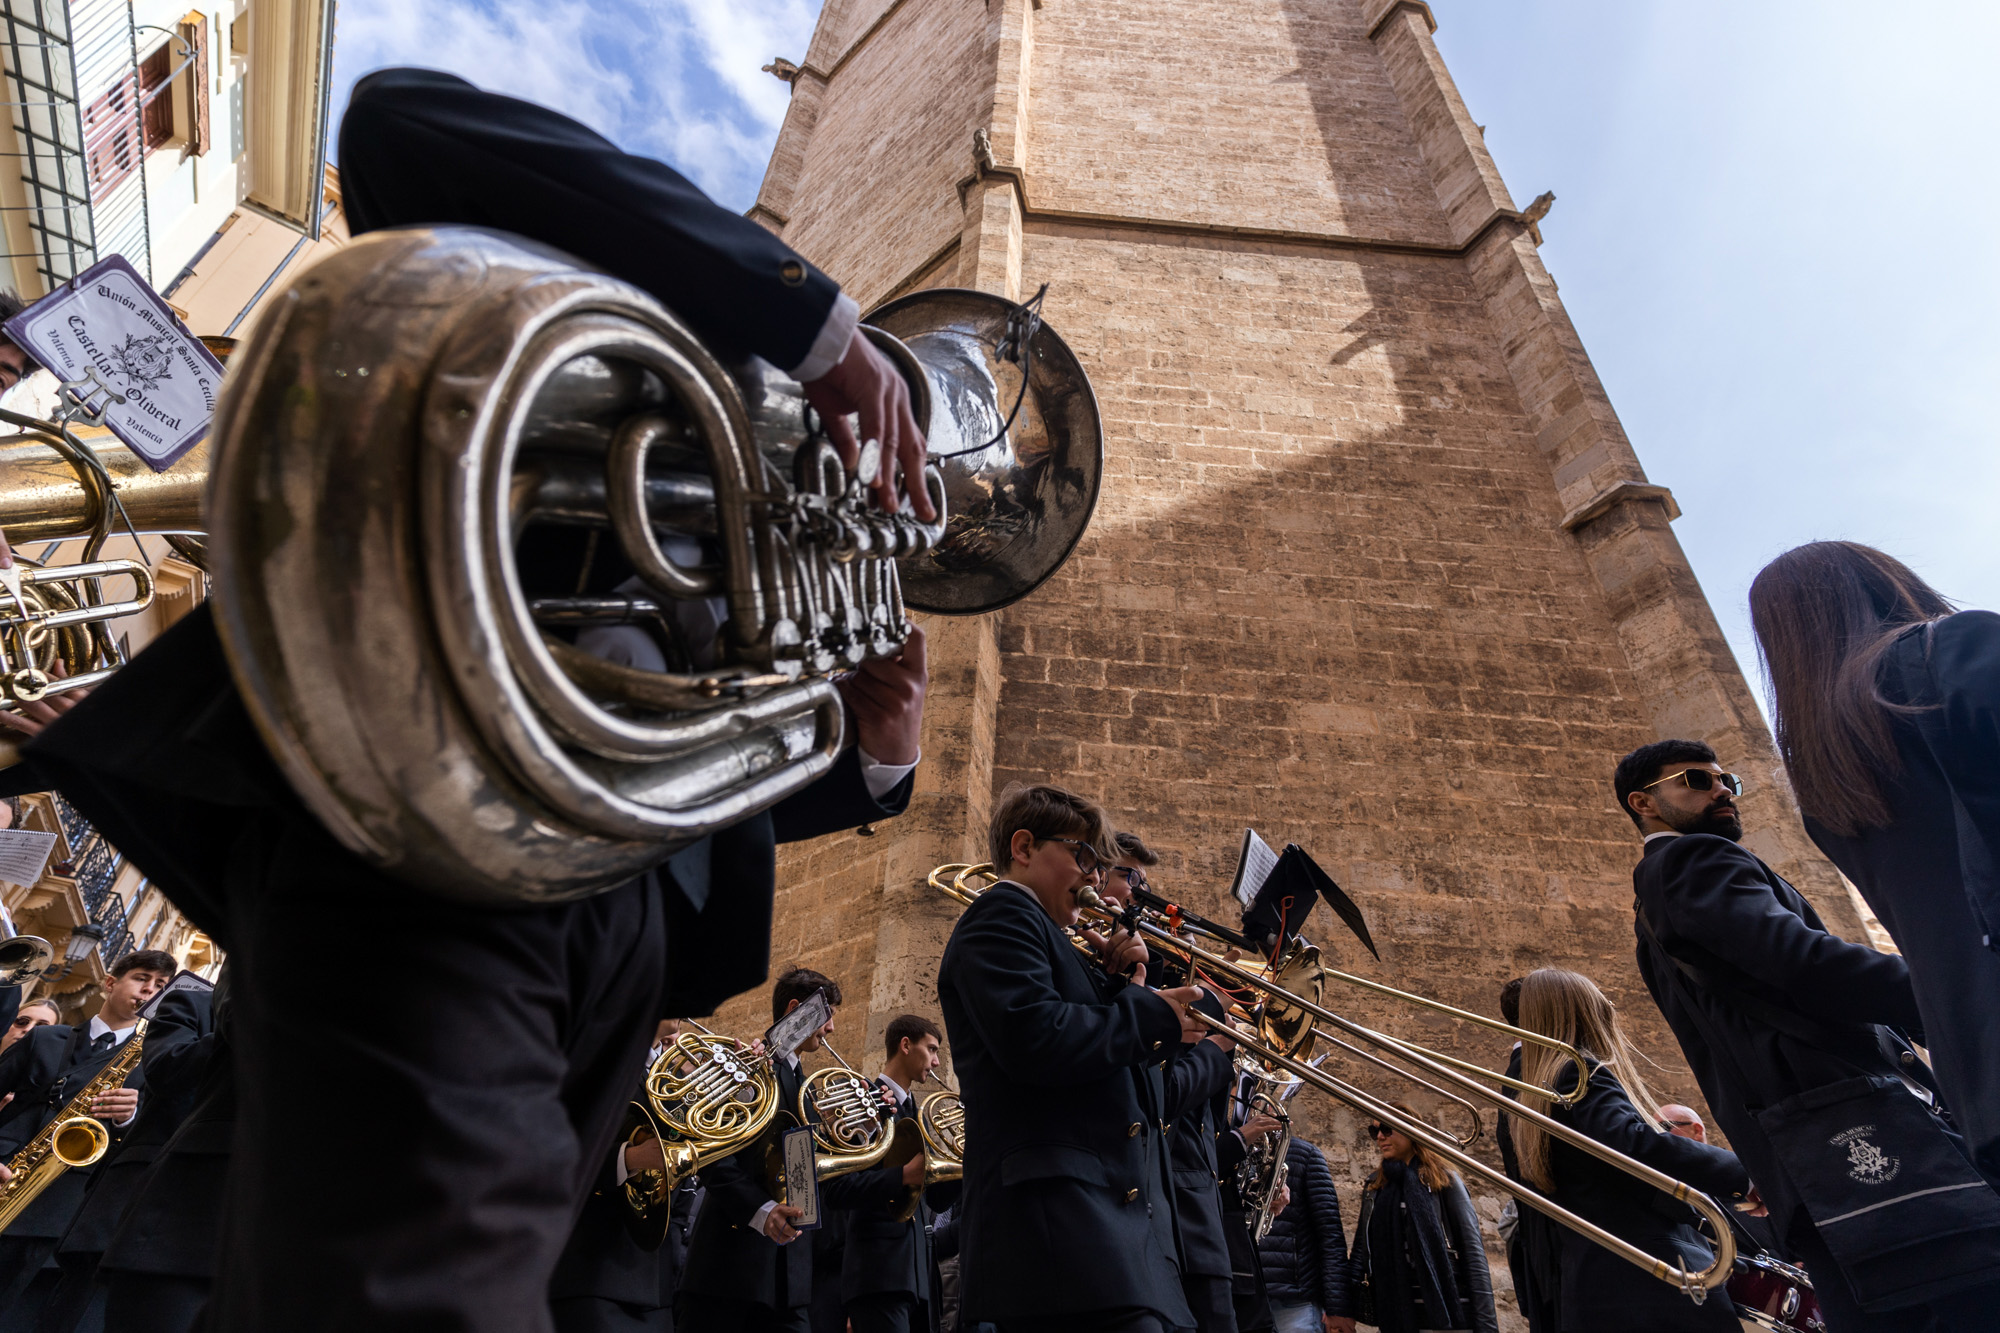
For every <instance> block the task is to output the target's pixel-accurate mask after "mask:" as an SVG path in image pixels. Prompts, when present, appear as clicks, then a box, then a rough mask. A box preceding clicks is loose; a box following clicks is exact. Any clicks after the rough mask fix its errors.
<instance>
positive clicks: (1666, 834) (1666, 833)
mask: <svg viewBox="0 0 2000 1333" xmlns="http://www.w3.org/2000/svg"><path fill="white" fill-rule="evenodd" d="M1680 836H1681V835H1680V834H1679V833H1678V832H1676V831H1675V830H1673V829H1670V828H1663V829H1661V830H1660V831H1659V832H1658V833H1648V834H1647V835H1646V841H1645V843H1644V844H1642V845H1651V843H1652V841H1653V839H1655V838H1678V837H1680Z"/></svg>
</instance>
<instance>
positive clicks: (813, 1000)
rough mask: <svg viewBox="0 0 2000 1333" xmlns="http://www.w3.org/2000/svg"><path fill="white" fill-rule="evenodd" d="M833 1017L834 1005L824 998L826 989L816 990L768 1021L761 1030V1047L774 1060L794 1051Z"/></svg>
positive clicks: (794, 1052)
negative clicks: (787, 1012)
mask: <svg viewBox="0 0 2000 1333" xmlns="http://www.w3.org/2000/svg"><path fill="white" fill-rule="evenodd" d="M832 1017H833V1006H832V1005H830V1004H828V1003H827V1002H826V992H825V991H823V990H816V991H814V992H813V993H812V994H811V995H810V996H808V997H806V998H805V999H804V1000H802V1001H800V1003H799V1007H798V1008H796V1009H794V1010H792V1012H790V1013H789V1014H786V1015H785V1016H784V1017H783V1018H781V1019H779V1020H778V1021H777V1022H775V1023H773V1024H771V1026H770V1029H769V1030H768V1031H766V1032H765V1033H764V1049H765V1050H767V1051H769V1052H770V1053H771V1058H772V1059H773V1060H782V1059H784V1058H785V1057H786V1056H788V1055H793V1054H796V1053H797V1051H798V1049H799V1047H801V1046H803V1045H805V1042H806V1038H808V1037H810V1036H812V1034H813V1033H815V1032H817V1031H819V1030H820V1029H821V1028H823V1027H825V1026H826V1020H827V1019H829V1018H832Z"/></svg>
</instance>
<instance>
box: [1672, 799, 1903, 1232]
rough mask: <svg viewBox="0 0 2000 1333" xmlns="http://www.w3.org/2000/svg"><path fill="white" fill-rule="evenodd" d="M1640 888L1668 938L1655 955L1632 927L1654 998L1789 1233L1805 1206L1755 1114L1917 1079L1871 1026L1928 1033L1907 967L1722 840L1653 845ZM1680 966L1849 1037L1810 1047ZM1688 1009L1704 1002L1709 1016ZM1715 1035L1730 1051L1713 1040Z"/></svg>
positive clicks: (1707, 837) (1709, 837) (1697, 836)
mask: <svg viewBox="0 0 2000 1333" xmlns="http://www.w3.org/2000/svg"><path fill="white" fill-rule="evenodd" d="M1632 884H1633V887H1634V888H1635V889H1636V890H1637V893H1638V904H1637V905H1638V910H1639V911H1641V912H1643V913H1645V915H1646V919H1647V920H1648V921H1650V922H1651V924H1652V927H1653V930H1654V932H1655V933H1656V934H1657V935H1658V937H1659V944H1658V945H1657V946H1656V945H1655V944H1654V943H1653V942H1652V941H1650V940H1648V939H1647V937H1646V933H1645V931H1644V930H1643V929H1642V928H1640V927H1638V926H1636V925H1635V927H1634V929H1635V930H1637V931H1638V934H1639V972H1640V974H1641V975H1642V976H1644V977H1645V979H1646V989H1647V990H1648V991H1649V992H1651V993H1652V996H1653V1002H1654V1003H1655V1004H1657V1005H1659V1007H1660V1012H1661V1013H1662V1014H1664V1015H1665V1016H1666V1020H1667V1024H1668V1026H1670V1027H1672V1028H1673V1030H1674V1036H1675V1037H1676V1038H1677V1039H1679V1041H1680V1046H1681V1051H1682V1053H1683V1054H1684V1055H1686V1057H1687V1062H1688V1065H1689V1067H1690V1068H1692V1069H1693V1070H1694V1076H1695V1078H1696V1080H1697V1081H1699V1082H1700V1084H1701V1091H1702V1095H1703V1096H1704V1097H1706V1098H1707V1099H1708V1105H1709V1109H1710V1110H1712V1111H1714V1112H1715V1119H1716V1123H1717V1124H1719V1125H1720V1126H1721V1127H1722V1131H1723V1133H1725V1134H1726V1135H1728V1136H1729V1143H1730V1146H1731V1147H1733V1148H1734V1149H1735V1150H1736V1155H1737V1156H1738V1157H1740V1158H1742V1160H1743V1165H1744V1166H1745V1167H1747V1168H1748V1169H1749V1173H1750V1178H1751V1179H1752V1180H1754V1181H1756V1182H1757V1189H1758V1192H1759V1193H1760V1194H1762V1195H1763V1197H1764V1201H1765V1203H1766V1204H1768V1205H1769V1207H1770V1210H1771V1218H1772V1221H1773V1223H1774V1224H1775V1226H1776V1229H1777V1231H1778V1234H1779V1235H1780V1236H1784V1235H1785V1234H1787V1232H1788V1231H1789V1230H1790V1228H1791V1227H1792V1226H1793V1225H1794V1224H1795V1222H1796V1220H1797V1219H1796V1218H1795V1216H1794V1214H1795V1212H1801V1213H1802V1210H1801V1209H1800V1208H1799V1196H1798V1193H1797V1190H1796V1189H1795V1187H1794V1186H1793V1185H1792V1182H1791V1180H1790V1178H1789V1177H1788V1176H1787V1175H1786V1173H1785V1170H1784V1168H1783V1166H1782V1165H1781V1164H1780V1163H1779V1159H1778V1156H1777V1154H1776V1152H1774V1151H1773V1150H1772V1147H1771V1142H1770V1140H1769V1138H1767V1137H1766V1136H1765V1133H1764V1130H1763V1127H1762V1126H1761V1125H1759V1124H1758V1122H1757V1117H1756V1112H1757V1111H1760V1110H1762V1109H1763V1108H1765V1107H1768V1106H1773V1105H1776V1104H1777V1103H1778V1102H1781V1101H1783V1100H1784V1099H1785V1098H1787V1097H1791V1096H1794V1095H1796V1094H1797V1093H1800V1092H1803V1091H1805V1090H1806V1089H1808V1088H1818V1087H1824V1086H1826V1085H1827V1084H1830V1083H1837V1082H1840V1081H1842V1080H1844V1079H1849V1078H1854V1077H1856V1076H1857V1075H1861V1074H1873V1075H1881V1076H1891V1077H1892V1076H1894V1075H1896V1074H1897V1073H1898V1072H1903V1073H1907V1074H1911V1075H1920V1074H1921V1073H1922V1072H1923V1070H1922V1066H1921V1062H1919V1061H1918V1060H1917V1059H1916V1057H1915V1056H1914V1055H1912V1056H1910V1057H1909V1061H1908V1064H1907V1066H1906V1067H1905V1068H1903V1069H1901V1070H1900V1071H1899V1068H1898V1066H1897V1065H1895V1064H1892V1063H1891V1062H1890V1060H1889V1058H1888V1057H1887V1056H1885V1055H1884V1054H1882V1051H1881V1049H1880V1047H1879V1045H1878V1039H1877V1034H1876V1031H1875V1029H1874V1028H1873V1027H1872V1026H1870V1025H1872V1024H1886V1025H1889V1026H1891V1027H1897V1028H1902V1029H1904V1030H1906V1031H1915V1030H1918V1029H1920V1027H1921V1022H1920V1017H1919V1015H1918V1013H1917V1001H1916V995H1915V993H1914V992H1912V990H1911V989H1910V971H1909V968H1908V967H1907V966H1905V965H1904V963H1903V960H1902V959H1900V958H1898V957H1896V956H1895V955H1894V954H1886V953H1877V952H1876V951H1875V950H1873V949H1870V948H1867V947H1865V946H1863V945H1859V944H1849V943H1848V942H1847V941H1845V940H1843V939H1840V938H1839V937H1838V936H1835V935H1830V934H1828V933H1827V932H1826V929H1825V928H1824V927H1823V926H1822V925H1821V924H1820V919H1819V914H1818V913H1817V912H1815V911H1813V909H1812V904H1810V903H1808V902H1807V901H1806V900H1805V899H1804V898H1803V897H1801V896H1800V894H1799V892H1798V890H1797V889H1794V888H1793V887H1792V886H1791V885H1790V884H1787V883H1786V882H1785V881H1784V880H1783V879H1782V878H1780V877H1779V875H1778V874H1777V872H1775V871H1773V870H1772V869H1771V868H1770V867H1769V866H1767V865H1765V864H1764V863H1763V862H1762V861H1760V860H1758V859H1757V858H1756V857H1755V856H1753V855H1751V854H1750V852H1749V851H1747V850H1746V849H1745V848H1743V847H1742V846H1740V845H1739V844H1737V843H1734V842H1731V841H1729V839H1727V838H1721V837H1717V836H1715V835H1714V834H1710V833H1690V834H1686V835H1684V836H1681V837H1674V838H1655V839H1654V840H1653V841H1652V842H1650V843H1647V844H1646V851H1645V856H1644V858H1643V859H1642V860H1641V861H1640V862H1639V865H1638V867H1637V868H1636V869H1635V870H1633V872H1632ZM1662 950H1664V952H1662ZM1674 959H1678V960H1680V961H1681V962H1683V963H1687V964H1689V965H1690V966H1692V967H1694V968H1696V969H1697V970H1699V971H1700V972H1702V973H1703V974H1704V975H1706V976H1708V977H1710V978H1713V979H1715V980H1717V981H1719V982H1721V983H1722V984H1724V985H1726V986H1728V987H1730V988H1731V989H1732V990H1734V991H1737V992H1740V993H1742V994H1744V995H1747V996H1749V997H1750V998H1751V999H1752V1000H1755V1001H1760V1002H1762V1003H1763V1004H1765V1005H1769V1006H1771V1007H1772V1008H1774V1009H1777V1010H1781V1011H1784V1012H1787V1013H1790V1014H1795V1015H1797V1016H1799V1017H1800V1018H1801V1019H1807V1020H1811V1021H1813V1022H1816V1023H1820V1024H1826V1025H1828V1026H1830V1027H1831V1026H1839V1027H1841V1028H1842V1029H1843V1031H1842V1033H1841V1035H1840V1038H1839V1039H1838V1040H1837V1041H1831V1042H1829V1043H1827V1044H1822V1043H1816V1042H1808V1041H1805V1040H1803V1039H1802V1038H1799V1037H1794V1036H1791V1035H1788V1034H1786V1033H1784V1032H1780V1031H1778V1030H1777V1029H1776V1028H1775V1027H1773V1026H1771V1024H1770V1023H1768V1022H1766V1021H1764V1020H1762V1019H1759V1018H1756V1017H1754V1016H1752V1015H1751V1014H1749V1013H1746V1012H1744V1011H1743V1010H1742V1009H1741V1008H1740V1007H1739V1006H1738V1005H1737V1004H1735V1003H1734V1002H1732V1001H1731V1000H1729V999H1726V998H1722V997H1719V996H1715V995H1712V994H1710V993H1708V992H1707V991H1705V990H1703V989H1702V988H1701V987H1700V986H1699V985H1696V984H1693V983H1690V984H1689V985H1682V984H1679V983H1678V982H1677V981H1676V977H1675V968H1674V964H1673V960H1674ZM1681 980H1682V981H1686V980H1687V979H1686V978H1685V977H1683V978H1681ZM1690 994H1692V999H1690ZM1691 1004H1695V1005H1699V1006H1700V1012H1699V1015H1698V1016H1697V1014H1696V1013H1695V1012H1694V1011H1693V1010H1692V1009H1691V1008H1690V1005H1691ZM1704 1025H1705V1026H1706V1028H1707V1030H1708V1031H1711V1032H1714V1033H1717V1034H1718V1036H1719V1039H1720V1041H1721V1042H1722V1043H1723V1045H1724V1047H1725V1048H1726V1049H1716V1048H1715V1047H1713V1046H1712V1045H1711V1044H1710V1041H1709V1038H1708V1037H1707V1036H1706V1035H1704V1032H1703V1027H1704ZM1746 1079H1747V1080H1749V1082H1748V1083H1747V1084H1746V1082H1745V1080H1746Z"/></svg>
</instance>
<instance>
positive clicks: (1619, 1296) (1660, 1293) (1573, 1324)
mask: <svg viewBox="0 0 2000 1333" xmlns="http://www.w3.org/2000/svg"><path fill="white" fill-rule="evenodd" d="M1576 1078H1577V1074H1576V1066H1575V1065H1569V1066H1566V1067H1565V1068H1564V1069H1563V1070H1562V1071H1560V1072H1559V1073H1558V1074H1557V1075H1556V1091H1558V1092H1561V1093H1568V1092H1570V1091H1572V1090H1574V1089H1575V1087H1576ZM1549 1113H1550V1114H1551V1115H1552V1116H1554V1117H1555V1118H1556V1119H1557V1120H1558V1121H1561V1122H1562V1123H1564V1124H1566V1125H1568V1126H1569V1127H1570V1128H1572V1129H1575V1130H1578V1131H1580V1132H1581V1133H1583V1134H1586V1135H1588V1136H1589V1137H1591V1138H1592V1139H1595V1140H1596V1141H1597V1142H1599V1143H1602V1144H1604V1145H1605V1146H1606V1147H1609V1148H1615V1149H1616V1150H1618V1151H1619V1152H1622V1153H1624V1154H1625V1155H1626V1156H1627V1157H1633V1158H1637V1159H1638V1160H1639V1161H1641V1162H1644V1163H1645V1164H1646V1165H1648V1166H1650V1167H1653V1168H1655V1169H1656V1170H1660V1171H1664V1172H1666V1173H1667V1174H1668V1175H1670V1176H1672V1177H1674V1179H1676V1180H1684V1181H1686V1182H1687V1183H1688V1184H1690V1185H1693V1186H1694V1187H1695V1188H1696V1189H1698V1190H1701V1191H1702V1192H1703V1193H1705V1194H1709V1195H1712V1196H1713V1197H1714V1198H1715V1199H1716V1200H1717V1201H1719V1202H1721V1203H1722V1204H1724V1206H1727V1205H1728V1204H1729V1202H1730V1201H1731V1200H1732V1199H1738V1198H1741V1197H1742V1196H1743V1194H1744V1193H1745V1192H1746V1191H1747V1190H1748V1189H1749V1188H1750V1180H1749V1177H1748V1176H1747V1175H1746V1174H1745V1172H1744V1170H1743V1164H1742V1163H1741V1162H1739V1161H1738V1160H1737V1159H1736V1154H1734V1153H1731V1152H1727V1151H1725V1150H1724V1149H1721V1148H1712V1147H1710V1146H1708V1145H1707V1144H1705V1143H1696V1142H1695V1141H1694V1140H1693V1139H1683V1138H1679V1137H1676V1136H1675V1135H1672V1134H1663V1133H1661V1132H1660V1131H1659V1130H1657V1129H1655V1128H1653V1127H1652V1126H1651V1125H1650V1124H1648V1123H1647V1121H1646V1119H1645V1118H1644V1117H1643V1116H1641V1115H1640V1114H1639V1111H1638V1108H1637V1107H1635V1106H1633V1104H1632V1100H1631V1098H1630V1097H1628V1096H1627V1095H1626V1093H1625V1089H1624V1087H1623V1086H1622V1085H1620V1084H1619V1082H1618V1080H1617V1079H1615V1078H1613V1077H1612V1076H1611V1075H1610V1073H1608V1072H1607V1071H1605V1070H1603V1069H1601V1068H1600V1069H1597V1070H1596V1071H1595V1072H1593V1074H1592V1075H1591V1079H1590V1088H1589V1090H1588V1091H1587V1092H1585V1093H1584V1096H1583V1100H1582V1101H1580V1102H1578V1103H1577V1104H1576V1105H1575V1106H1570V1107H1565V1106H1564V1105H1563V1104H1562V1103H1561V1102H1556V1103H1555V1104H1554V1106H1553V1108H1552V1109H1551V1111H1550V1112H1549ZM1550 1169H1551V1172H1552V1174H1553V1175H1554V1177H1555V1189H1554V1190H1553V1191H1552V1192H1551V1193H1550V1195H1549V1197H1550V1198H1551V1199H1553V1200H1554V1201H1555V1202H1557V1203H1559V1204H1561V1205H1562V1206H1563V1207H1565V1208H1567V1209H1569V1210H1570V1211H1571V1212H1573V1213H1576V1214H1578V1215H1579V1216H1582V1217H1584V1218H1587V1219H1588V1220H1590V1221H1592V1222H1595V1223H1597V1225H1599V1226H1601V1227H1603V1228H1604V1229H1605V1230H1607V1231H1610V1232H1612V1233H1613V1234H1615V1235H1617V1236H1619V1237H1621V1238H1623V1239H1624V1240H1627V1241H1629V1242H1631V1243H1632V1244H1634V1245H1636V1246H1638V1247H1639V1248H1640V1249H1642V1250H1645V1251H1646V1252H1647V1253H1648V1254H1654V1255H1658V1256H1659V1257H1660V1258H1662V1259H1665V1260H1667V1261H1668V1262H1670V1263H1673V1264H1676V1265H1678V1266H1679V1267H1681V1268H1685V1269H1696V1268H1703V1267H1706V1266H1707V1265H1708V1263H1709V1261H1710V1260H1711V1259H1713V1258H1714V1252H1713V1251H1712V1250H1711V1249H1710V1248H1709V1246H1708V1245H1707V1244H1706V1243H1705V1242H1704V1241H1703V1240H1702V1239H1701V1236H1700V1235H1699V1233H1697V1232H1696V1230H1695V1220H1696V1215H1695V1212H1694V1210H1693V1209H1691V1208H1689V1207H1688V1206H1687V1205H1686V1204H1683V1203H1676V1202H1674V1200H1672V1199H1670V1198H1668V1197H1667V1196H1666V1195H1664V1194H1661V1193H1660V1192H1659V1191H1658V1190H1656V1189H1652V1188H1650V1187H1649V1186H1647V1185H1645V1184H1642V1183H1641V1182H1639V1181H1637V1180H1634V1179H1633V1178H1632V1177H1631V1176H1628V1175H1626V1174H1625V1173H1624V1172H1622V1171H1620V1170H1618V1169H1617V1168H1616V1167H1613V1166H1611V1165H1610V1164H1609V1163H1606V1162H1601V1161H1599V1160H1598V1159H1597V1158H1595V1157H1592V1156H1591V1155H1590V1154H1588V1153H1586V1152H1584V1151H1583V1150H1582V1149H1580V1148H1575V1147H1572V1146H1570V1145H1569V1144H1567V1143H1564V1142H1562V1141H1561V1140H1560V1139H1557V1140H1555V1141H1554V1142H1553V1144H1552V1151H1551V1153H1550ZM1559 1234H1560V1236H1561V1251H1560V1258H1559V1259H1558V1261H1557V1262H1558V1271H1559V1272H1560V1274H1561V1297H1560V1300H1559V1303H1558V1306H1557V1308H1558V1310H1559V1311H1560V1312H1561V1315H1560V1317H1561V1327H1562V1329H1563V1330H1564V1333H1588V1331H1590V1330H1596V1329H1603V1328H1647V1329H1683V1328H1684V1329H1704V1328H1712V1329H1716V1330H1718V1331H1719V1333H1736V1328H1737V1318H1736V1313H1735V1308H1734V1307H1733V1306H1732V1305H1731V1304H1730V1301H1729V1297H1728V1294H1727V1293H1726V1292H1723V1291H1720V1290H1717V1291H1711V1292H1710V1293H1709V1294H1708V1299H1707V1300H1706V1301H1704V1302H1703V1303H1702V1304H1701V1305H1699V1306H1697V1305H1695V1304H1694V1303H1693V1302H1692V1301H1690V1300H1688V1298H1687V1297H1685V1296H1683V1295H1681V1294H1680V1292H1678V1291H1676V1290H1674V1289H1673V1288H1671V1287H1669V1286H1667V1285H1666V1284H1665V1283H1663V1282H1660V1281H1659V1280H1657V1279H1655V1278H1652V1277H1649V1276H1648V1275H1646V1274H1645V1273H1643V1272H1641V1271H1640V1270H1639V1269H1638V1268H1636V1267H1635V1266H1633V1265H1632V1264H1629V1263H1627V1262H1626V1261H1625V1260H1623V1259H1621V1258H1619V1257H1618V1256H1617V1255H1615V1254H1613V1253H1611V1251H1609V1250H1607V1249H1604V1248H1603V1247H1601V1246H1598V1245H1595V1244H1593V1243H1592V1242H1590V1241H1587V1240H1585V1239H1584V1238H1583V1237H1582V1236H1579V1235H1577V1234H1576V1233H1575V1232H1574V1231H1571V1230H1570V1229H1569V1228H1567V1227H1562V1228H1559ZM1489 1291H1490V1288H1489ZM1489 1299H1490V1295H1489Z"/></svg>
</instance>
